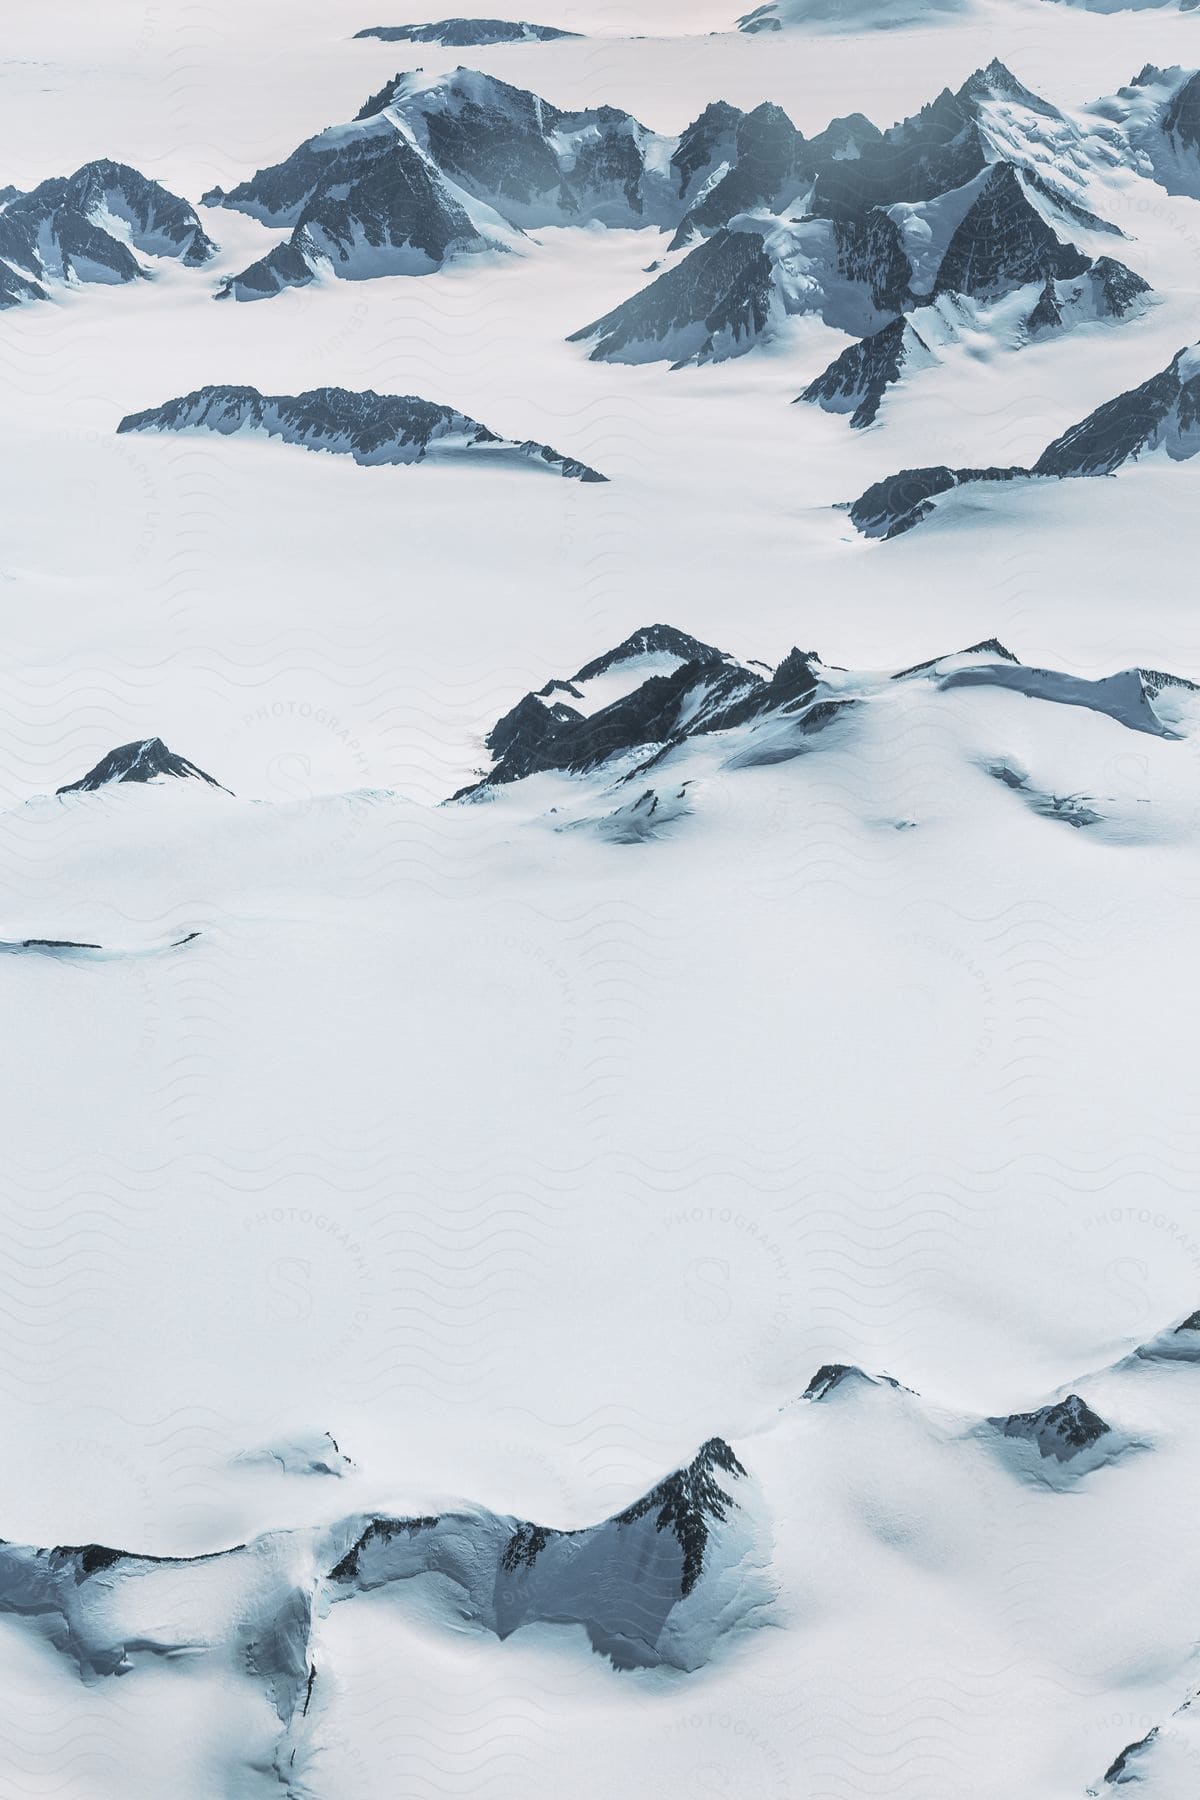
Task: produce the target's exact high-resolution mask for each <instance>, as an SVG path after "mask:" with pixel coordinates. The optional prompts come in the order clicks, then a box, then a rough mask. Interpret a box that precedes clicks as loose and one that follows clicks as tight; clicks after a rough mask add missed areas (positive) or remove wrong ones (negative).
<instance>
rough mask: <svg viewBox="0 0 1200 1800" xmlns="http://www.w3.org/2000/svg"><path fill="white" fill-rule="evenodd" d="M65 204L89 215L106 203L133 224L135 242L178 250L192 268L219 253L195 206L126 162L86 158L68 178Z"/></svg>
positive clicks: (161, 250)
mask: <svg viewBox="0 0 1200 1800" xmlns="http://www.w3.org/2000/svg"><path fill="white" fill-rule="evenodd" d="M65 204H66V205H68V206H70V207H73V208H74V209H75V210H76V211H78V212H81V213H83V214H84V216H85V217H87V218H91V217H92V216H93V214H94V213H95V212H96V211H97V210H99V209H100V208H102V207H103V208H105V209H107V211H109V212H111V213H112V214H113V215H114V216H115V217H117V218H121V219H123V220H124V221H125V223H126V224H127V225H128V226H129V228H130V236H131V238H132V241H133V244H134V247H135V248H136V249H138V250H143V251H146V252H147V253H148V254H150V255H159V256H177V257H179V259H180V260H181V261H182V262H184V263H186V264H187V266H188V267H189V268H199V267H200V266H201V265H202V264H204V263H206V262H208V261H210V260H211V258H212V257H213V256H215V255H216V250H217V247H216V245H215V244H214V243H213V242H212V239H211V238H209V237H208V235H207V234H206V232H205V230H204V227H203V226H202V225H201V223H200V219H199V216H198V215H197V213H196V210H195V208H194V207H193V206H190V205H189V204H188V202H187V201H186V200H181V199H180V198H179V196H178V194H172V193H170V192H169V190H168V189H166V188H164V187H161V186H160V185H159V183H158V182H157V181H150V180H148V179H147V177H146V176H145V175H142V174H140V173H139V172H138V170H137V169H133V168H130V166H129V164H128V163H118V162H110V161H107V160H101V161H99V162H90V163H84V165H83V167H82V168H80V169H76V171H75V173H74V175H72V176H71V178H70V180H69V181H68V183H67V187H66V194H65Z"/></svg>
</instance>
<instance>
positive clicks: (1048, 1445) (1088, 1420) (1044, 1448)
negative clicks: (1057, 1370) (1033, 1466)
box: [992, 1394, 1112, 1462]
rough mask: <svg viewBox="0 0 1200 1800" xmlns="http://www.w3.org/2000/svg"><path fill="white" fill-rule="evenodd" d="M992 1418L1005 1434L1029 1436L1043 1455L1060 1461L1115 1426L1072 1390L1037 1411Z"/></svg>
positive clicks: (1090, 1443)
mask: <svg viewBox="0 0 1200 1800" xmlns="http://www.w3.org/2000/svg"><path fill="white" fill-rule="evenodd" d="M992 1422H993V1423H994V1424H996V1425H999V1426H1000V1427H1001V1428H1002V1430H1003V1432H1004V1435H1005V1437H1010V1438H1025V1439H1027V1440H1028V1441H1029V1442H1030V1443H1034V1444H1036V1445H1037V1447H1038V1449H1039V1451H1040V1452H1041V1454H1042V1456H1044V1457H1046V1456H1053V1457H1054V1458H1055V1459H1056V1461H1058V1462H1069V1461H1070V1460H1071V1458H1072V1457H1074V1456H1078V1454H1079V1453H1080V1451H1081V1450H1087V1449H1089V1448H1090V1447H1091V1446H1092V1445H1093V1444H1095V1443H1098V1442H1099V1440H1100V1439H1101V1438H1102V1437H1105V1436H1107V1434H1108V1433H1109V1432H1110V1431H1111V1429H1112V1427H1111V1426H1109V1425H1106V1424H1105V1422H1104V1420H1103V1419H1102V1418H1101V1417H1100V1415H1099V1413H1095V1412H1093V1411H1092V1409H1091V1407H1090V1406H1089V1405H1088V1404H1087V1402H1086V1400H1083V1399H1081V1398H1080V1396H1079V1395H1078V1394H1068V1395H1067V1398H1066V1399H1065V1400H1060V1401H1059V1402H1058V1403H1057V1404H1056V1405H1054V1406H1043V1407H1040V1408H1039V1409H1038V1411H1037V1412H1030V1413H1012V1414H1011V1415H1010V1416H1009V1417H1008V1418H1007V1419H996V1420H993V1421H992Z"/></svg>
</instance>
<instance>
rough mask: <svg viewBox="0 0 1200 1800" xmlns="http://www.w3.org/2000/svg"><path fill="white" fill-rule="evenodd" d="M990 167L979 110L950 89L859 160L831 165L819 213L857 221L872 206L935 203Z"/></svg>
mask: <svg viewBox="0 0 1200 1800" xmlns="http://www.w3.org/2000/svg"><path fill="white" fill-rule="evenodd" d="M987 161H988V154H987V148H986V145H985V143H984V139H983V135H982V133H981V131H980V129H979V124H978V118H977V108H976V107H975V106H973V105H971V104H969V103H968V102H967V101H966V100H964V98H963V97H962V95H961V93H960V94H958V95H955V94H952V93H951V92H950V90H949V89H948V88H947V89H944V90H943V91H942V93H940V94H939V95H938V97H937V99H936V100H932V101H930V103H929V104H928V105H927V106H924V107H922V108H921V110H920V112H919V113H916V114H914V115H913V117H912V118H909V119H905V120H902V121H901V123H900V124H898V125H893V126H891V127H890V128H889V129H888V130H887V131H884V132H881V133H880V134H879V136H878V137H877V138H874V139H870V140H868V141H866V142H864V143H863V144H861V146H860V147H859V154H858V156H857V157H854V158H852V159H850V160H845V161H841V160H835V159H833V158H830V159H829V160H828V161H826V162H825V164H824V165H823V166H822V167H821V169H820V170H819V171H818V173H817V181H816V188H815V190H814V194H813V203H812V204H813V210H814V212H817V213H820V214H823V215H824V216H825V217H828V218H837V217H839V216H842V217H846V216H851V217H852V216H857V215H858V214H861V213H862V212H864V211H866V210H867V209H868V208H869V207H872V206H892V205H895V203H896V202H897V201H909V202H913V201H922V200H931V199H932V198H933V197H934V195H935V194H944V193H947V192H948V191H949V190H950V189H951V188H958V187H962V186H964V185H965V183H967V182H968V181H970V180H971V179H972V177H973V176H975V175H978V174H979V172H980V170H981V169H983V168H984V167H985V166H986V164H987Z"/></svg>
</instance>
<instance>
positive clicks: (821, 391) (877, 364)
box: [799, 318, 937, 430]
mask: <svg viewBox="0 0 1200 1800" xmlns="http://www.w3.org/2000/svg"><path fill="white" fill-rule="evenodd" d="M936 361H937V358H936V357H935V356H934V354H933V352H932V350H931V349H930V348H929V345H928V344H927V343H926V342H925V340H924V338H923V337H921V335H920V333H919V332H918V331H917V330H916V329H915V327H914V326H912V325H910V324H909V322H908V320H907V319H905V318H899V319H893V320H892V322H891V324H890V325H885V326H884V328H883V330H882V331H877V332H875V333H874V334H873V335H872V336H871V337H869V338H864V339H863V340H862V342H861V343H858V344H851V345H850V347H849V349H847V350H843V351H842V354H841V355H840V356H839V357H837V358H836V359H835V361H833V362H831V363H830V365H829V367H828V368H827V369H826V370H825V372H824V374H823V375H818V376H817V379H816V380H815V381H811V382H810V383H809V385H808V386H807V387H806V388H805V390H804V392H803V393H802V394H801V395H800V396H799V399H800V400H807V401H810V402H811V403H812V404H813V405H815V406H820V407H822V408H823V409H824V410H825V411H826V412H837V413H849V414H850V423H851V425H853V426H856V427H857V428H858V429H860V430H861V429H862V428H863V427H864V426H866V425H872V424H874V422H875V419H876V417H877V416H878V413H879V407H880V404H881V402H882V400H883V396H884V394H885V393H886V392H887V390H888V388H889V387H891V386H892V385H893V384H894V383H895V382H897V381H900V380H902V379H903V377H904V376H905V375H906V374H909V373H910V372H912V371H915V370H919V369H923V368H929V367H931V366H932V365H933V364H934V363H935V362H936Z"/></svg>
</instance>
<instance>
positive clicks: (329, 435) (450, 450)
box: [117, 387, 606, 482]
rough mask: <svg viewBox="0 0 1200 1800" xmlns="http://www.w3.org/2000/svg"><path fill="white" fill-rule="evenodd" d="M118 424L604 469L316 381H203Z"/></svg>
mask: <svg viewBox="0 0 1200 1800" xmlns="http://www.w3.org/2000/svg"><path fill="white" fill-rule="evenodd" d="M117 430H118V432H131V431H214V432H218V433H220V434H221V435H222V436H225V437H228V436H231V435H232V434H234V433H248V434H251V435H261V436H265V437H278V438H281V439H282V440H283V441H284V442H285V443H288V444H297V445H299V446H300V447H301V448H302V449H305V450H328V451H331V452H333V453H334V454H335V455H346V456H352V457H353V458H354V461H355V462H356V463H360V464H378V463H419V462H424V461H425V460H426V459H427V458H428V457H430V456H437V457H438V458H439V459H451V460H457V459H459V458H462V459H464V460H467V461H470V462H473V463H486V462H489V461H491V462H494V463H497V464H504V465H506V466H517V467H523V466H528V467H533V468H545V469H549V470H551V471H553V472H554V473H555V474H557V475H562V476H566V477H568V478H569V479H571V480H575V481H588V482H595V481H604V480H605V479H606V477H605V476H603V475H600V474H598V473H597V472H596V470H595V469H589V468H588V467H587V465H586V464H585V463H581V462H577V461H576V460H575V458H574V457H569V456H562V455H560V453H559V452H558V451H557V450H552V449H551V448H550V446H549V445H548V444H538V443H535V442H533V441H531V440H526V441H524V442H517V441H516V440H514V439H512V438H502V437H500V436H499V435H498V434H497V433H496V432H494V431H490V430H489V429H488V427H487V426H486V425H481V424H480V423H479V421H478V420H477V419H470V418H468V417H467V415H466V414H465V413H460V412H457V411H456V410H455V409H454V408H453V407H451V406H439V405H436V404H435V403H434V402H432V401H429V400H421V399H418V398H417V397H416V396H415V395H412V394H376V393H374V392H373V391H372V390H371V389H369V388H368V389H366V390H365V391H363V392H361V393H359V392H355V391H354V390H352V389H349V388H313V389H311V390H310V391H309V392H307V393H303V394H260V393H259V392H258V390H257V388H250V387H206V388H198V389H197V390H196V391H195V392H194V393H191V394H184V395H182V396H181V397H180V398H179V399H177V400H168V401H166V402H165V403H164V404H163V405H162V406H155V407H151V408H149V409H148V410H147V411H146V412H140V413H130V414H129V415H128V416H127V417H126V418H124V419H122V420H121V422H120V424H119V425H118V427H117Z"/></svg>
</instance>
